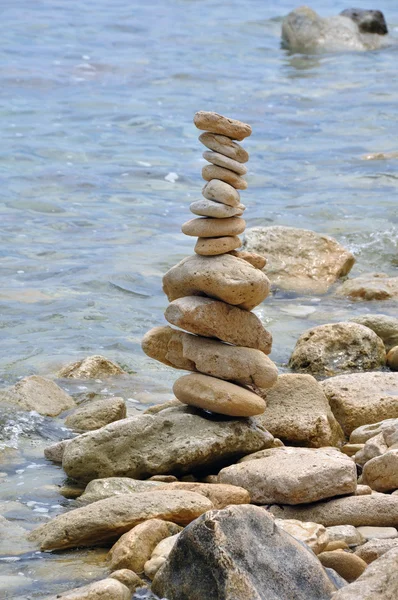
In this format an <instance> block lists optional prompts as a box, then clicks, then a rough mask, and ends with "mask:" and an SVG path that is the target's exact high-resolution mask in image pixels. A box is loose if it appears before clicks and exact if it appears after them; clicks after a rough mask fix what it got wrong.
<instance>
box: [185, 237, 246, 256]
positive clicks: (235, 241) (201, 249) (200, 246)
mask: <svg viewBox="0 0 398 600" xmlns="http://www.w3.org/2000/svg"><path fill="white" fill-rule="evenodd" d="M241 245H242V241H241V240H240V239H239V238H238V236H236V235H234V236H229V235H228V236H224V237H214V238H203V237H200V238H198V241H197V242H196V244H195V252H196V254H200V255H201V256H218V255H219V254H227V252H230V251H231V250H235V248H240V246H241Z"/></svg>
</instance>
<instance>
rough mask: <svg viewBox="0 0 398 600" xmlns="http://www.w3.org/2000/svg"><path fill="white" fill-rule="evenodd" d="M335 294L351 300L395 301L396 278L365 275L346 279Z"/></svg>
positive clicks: (397, 282) (397, 295) (397, 293)
mask: <svg viewBox="0 0 398 600" xmlns="http://www.w3.org/2000/svg"><path fill="white" fill-rule="evenodd" d="M336 294H337V295H338V296H348V297H349V298H351V299H352V300H397V299H398V277H390V276H389V275H387V274H386V273H367V274H366V275H361V276H360V277H356V278H355V279H347V281H345V282H344V283H343V285H341V286H340V287H339V288H338V289H337V290H336Z"/></svg>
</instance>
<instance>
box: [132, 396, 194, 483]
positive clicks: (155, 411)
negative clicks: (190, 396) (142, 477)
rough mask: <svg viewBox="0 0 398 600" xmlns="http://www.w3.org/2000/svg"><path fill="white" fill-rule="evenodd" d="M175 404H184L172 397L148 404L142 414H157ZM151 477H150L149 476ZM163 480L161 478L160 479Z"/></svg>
mask: <svg viewBox="0 0 398 600" xmlns="http://www.w3.org/2000/svg"><path fill="white" fill-rule="evenodd" d="M176 406H180V407H181V406H184V405H183V404H182V402H180V401H179V400H177V398H172V399H171V400H167V401H166V402H162V403H161V404H154V405H153V406H150V407H149V408H147V409H146V410H144V412H143V413H142V414H144V415H157V414H158V413H160V412H162V410H166V409H167V408H174V407H176ZM153 477H173V475H153ZM150 479H151V477H150ZM176 479H177V478H174V481H176ZM162 481H163V479H162Z"/></svg>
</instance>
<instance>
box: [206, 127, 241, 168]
mask: <svg viewBox="0 0 398 600" xmlns="http://www.w3.org/2000/svg"><path fill="white" fill-rule="evenodd" d="M199 141H200V142H202V144H203V145H204V146H206V148H209V149H210V150H214V152H219V153H220V154H224V156H228V157H229V158H232V159H233V160H237V161H238V162H240V163H245V162H247V161H248V160H249V155H248V153H247V152H246V150H245V149H244V148H243V147H242V146H241V145H240V144H238V143H237V142H234V141H232V140H231V138H229V137H227V136H226V135H220V134H216V133H209V132H205V133H202V134H201V135H200V136H199Z"/></svg>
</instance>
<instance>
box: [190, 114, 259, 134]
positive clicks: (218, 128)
mask: <svg viewBox="0 0 398 600" xmlns="http://www.w3.org/2000/svg"><path fill="white" fill-rule="evenodd" d="M193 122H194V123H195V125H196V127H197V128H198V129H202V130H204V131H210V133H221V134H222V135H226V136H227V137H229V138H231V139H233V140H238V141H241V140H244V139H245V138H246V137H248V136H249V135H251V132H252V128H251V127H250V125H248V124H247V123H242V121H237V120H235V119H230V118H228V117H224V116H223V115H219V114H218V113H216V112H211V111H206V110H200V111H199V112H197V113H196V114H195V116H194V118H193Z"/></svg>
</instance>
